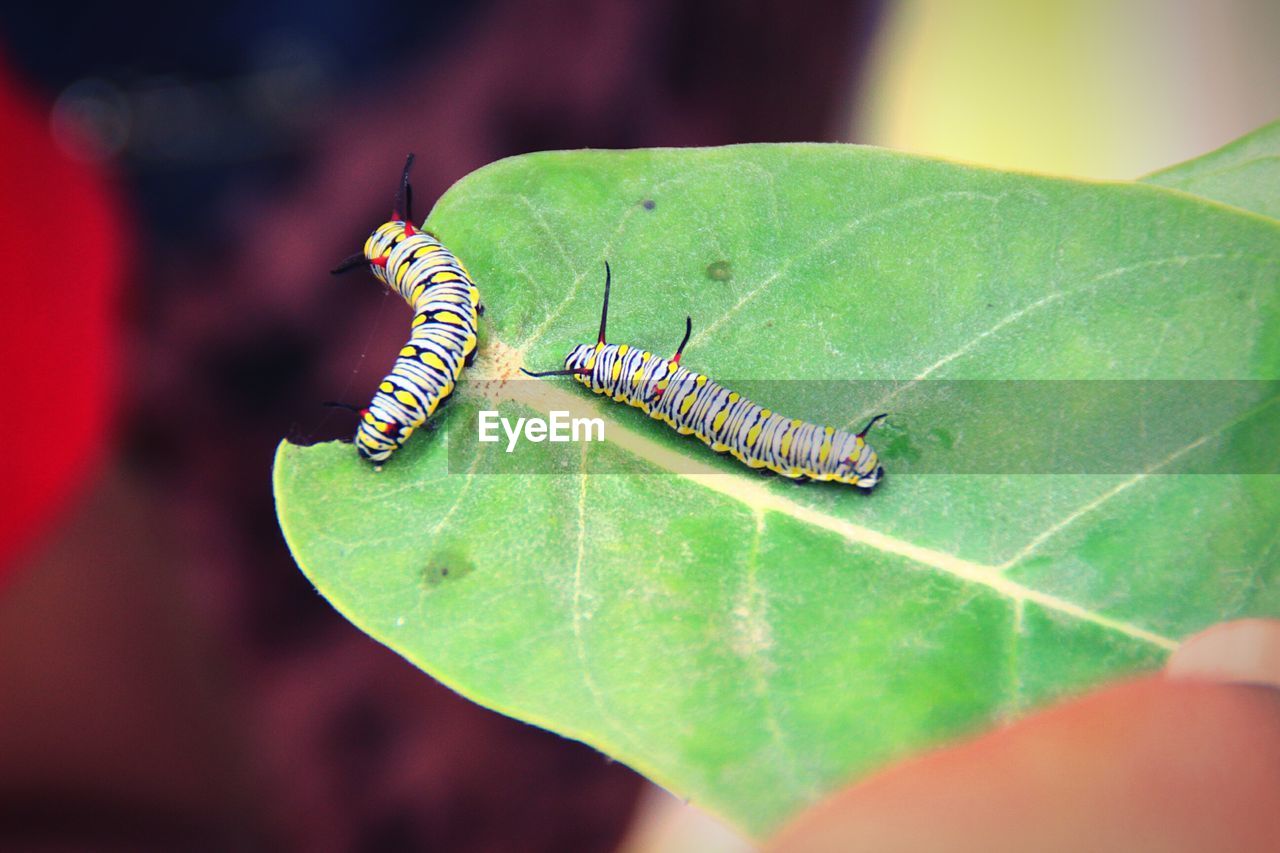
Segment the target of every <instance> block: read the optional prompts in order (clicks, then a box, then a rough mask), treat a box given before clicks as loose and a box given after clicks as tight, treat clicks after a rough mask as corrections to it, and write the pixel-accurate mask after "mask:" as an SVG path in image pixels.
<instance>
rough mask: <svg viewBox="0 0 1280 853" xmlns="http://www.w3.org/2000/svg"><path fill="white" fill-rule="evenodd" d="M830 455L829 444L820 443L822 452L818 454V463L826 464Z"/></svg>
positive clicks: (827, 442) (826, 442)
mask: <svg viewBox="0 0 1280 853" xmlns="http://www.w3.org/2000/svg"><path fill="white" fill-rule="evenodd" d="M830 455H831V442H829V441H824V442H822V450H821V451H819V452H818V461H819V462H826V461H827V457H828V456H830Z"/></svg>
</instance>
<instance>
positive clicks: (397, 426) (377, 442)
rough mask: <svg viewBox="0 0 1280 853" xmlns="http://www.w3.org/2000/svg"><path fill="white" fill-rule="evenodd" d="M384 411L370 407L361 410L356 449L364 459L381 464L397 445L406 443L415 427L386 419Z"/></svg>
mask: <svg viewBox="0 0 1280 853" xmlns="http://www.w3.org/2000/svg"><path fill="white" fill-rule="evenodd" d="M384 414H385V413H383V412H375V411H371V410H370V409H362V410H361V411H360V426H359V427H357V428H356V436H355V445H356V451H357V452H358V453H359V454H360V457H361V458H362V459H365V460H367V461H369V462H372V463H374V464H375V465H381V464H382V463H383V462H385V461H387V459H388V458H390V456H391V454H392V453H393V452H394V451H395V449H396V448H397V447H399V446H400V445H401V444H404V442H405V440H406V439H408V437H409V436H410V434H412V432H413V427H411V426H409V425H408V424H402V423H400V422H398V421H395V420H389V419H384V418H383V415H384Z"/></svg>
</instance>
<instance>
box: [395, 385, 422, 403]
mask: <svg viewBox="0 0 1280 853" xmlns="http://www.w3.org/2000/svg"><path fill="white" fill-rule="evenodd" d="M395 396H396V399H397V400H399V401H400V402H401V403H404V404H405V405H406V406H416V405H418V398H417V397H414V396H413V395H412V394H410V393H409V392H408V391H405V390H404V389H401V390H399V391H397V392H396V395H395Z"/></svg>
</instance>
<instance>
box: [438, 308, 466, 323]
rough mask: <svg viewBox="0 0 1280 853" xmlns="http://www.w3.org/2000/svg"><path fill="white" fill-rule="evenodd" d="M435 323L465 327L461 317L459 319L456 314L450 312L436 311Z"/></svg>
mask: <svg viewBox="0 0 1280 853" xmlns="http://www.w3.org/2000/svg"><path fill="white" fill-rule="evenodd" d="M436 322H437V323H448V324H449V325H451V326H462V325H465V323H464V322H463V320H462V318H461V317H459V316H458V315H457V314H455V313H453V312H452V311H438V312H436Z"/></svg>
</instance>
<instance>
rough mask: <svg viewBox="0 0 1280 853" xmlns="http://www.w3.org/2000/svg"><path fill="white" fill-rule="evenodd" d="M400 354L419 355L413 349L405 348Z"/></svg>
mask: <svg viewBox="0 0 1280 853" xmlns="http://www.w3.org/2000/svg"><path fill="white" fill-rule="evenodd" d="M400 354H401V355H417V354H418V351H417V350H416V349H414V348H413V347H405V348H404V349H402V350H400Z"/></svg>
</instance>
